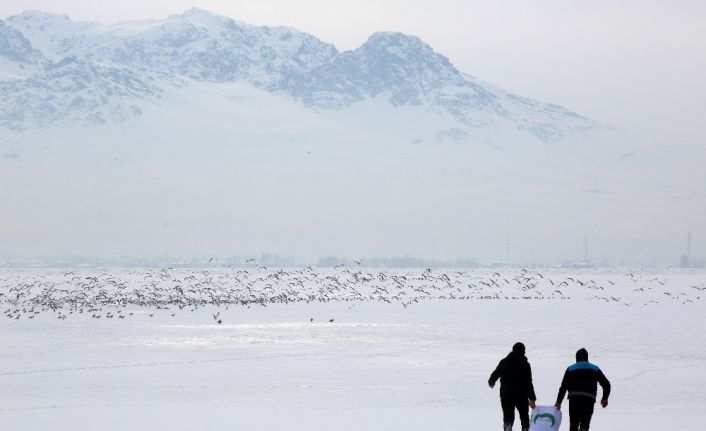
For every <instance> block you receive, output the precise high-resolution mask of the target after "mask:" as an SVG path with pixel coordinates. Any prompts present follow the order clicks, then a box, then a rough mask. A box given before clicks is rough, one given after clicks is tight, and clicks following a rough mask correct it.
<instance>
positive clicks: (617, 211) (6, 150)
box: [0, 9, 706, 261]
mask: <svg viewBox="0 0 706 431" xmlns="http://www.w3.org/2000/svg"><path fill="white" fill-rule="evenodd" d="M705 161H706V158H705V156H704V154H702V153H701V154H694V153H690V152H687V151H683V152H680V151H679V150H678V149H675V147H670V148H666V149H663V150H660V151H659V152H656V151H653V149H648V148H646V147H644V146H639V145H636V144H635V143H634V142H631V141H630V140H629V139H625V138H624V137H623V136H621V135H620V134H619V133H618V132H617V131H616V130H613V129H611V128H607V127H603V126H602V125H598V124H596V123H594V122H592V121H591V120H589V119H587V118H584V117H582V116H580V115H578V114H576V113H573V112H570V111H568V110H566V109H564V108H562V107H560V106H557V105H553V104H549V103H544V102H540V101H536V100H532V99H528V98H523V97H519V96H516V95H513V94H510V93H508V92H507V91H504V90H502V89H499V88H497V87H495V86H493V85H490V84H487V83H484V82H481V81H479V80H478V79H475V78H474V77H472V76H470V75H467V74H465V73H463V72H462V71H459V70H458V69H457V68H456V67H454V65H453V64H452V62H451V61H450V60H449V59H447V58H446V57H444V56H443V55H440V54H439V53H437V52H435V51H434V50H433V49H432V48H431V47H430V46H429V45H427V44H426V43H424V42H423V41H421V40H420V39H418V38H416V37H414V36H409V35H404V34H399V33H376V34H373V35H372V36H370V38H369V39H368V40H367V41H366V42H365V43H363V44H362V45H361V46H360V47H359V48H357V49H354V50H351V51H345V52H339V51H338V50H337V49H336V48H335V47H333V46H332V45H330V44H328V43H325V42H322V41H320V40H318V39H317V38H315V37H314V36H311V35H309V34H306V33H302V32H299V31H297V30H294V29H291V28H283V27H275V28H270V27H256V26H251V25H247V24H244V23H240V22H237V21H234V20H231V19H229V18H225V17H221V16H217V15H214V14H212V13H209V12H206V11H202V10H197V9H193V10H189V11H187V12H185V13H183V14H181V15H176V16H171V17H169V18H167V19H166V20H152V21H140V22H130V23H122V24H113V25H103V24H98V23H86V22H74V21H72V20H70V19H69V18H67V17H65V16H58V15H50V14H45V13H40V12H25V13H23V14H20V15H17V16H13V17H10V18H7V19H5V20H2V21H0V203H1V204H0V205H2V211H0V242H2V244H3V248H4V249H5V250H9V251H11V252H16V253H22V252H25V253H27V254H28V255H33V254H36V253H47V254H51V253H54V252H55V250H61V251H62V253H68V254H70V253H72V252H75V253H78V254H82V253H86V254H107V255H111V254H115V253H117V254H125V255H135V254H144V255H155V254H159V255H162V253H168V252H173V253H175V254H180V255H190V254H191V253H200V252H202V253H213V252H222V253H232V252H234V251H239V252H241V253H242V252H246V251H247V252H253V253H259V252H261V251H263V250H266V249H268V250H271V251H276V252H279V253H282V254H308V255H309V256H320V255H323V254H326V253H334V254H337V253H340V254H349V255H352V256H356V255H394V254H405V253H412V254H417V255H420V256H433V255H434V253H437V255H439V256H440V257H441V256H443V257H454V256H473V257H477V258H480V259H484V258H486V259H492V258H497V257H498V255H500V256H504V243H505V241H504V239H505V238H508V237H512V239H513V242H514V243H516V244H524V247H525V248H524V251H522V249H521V247H522V245H517V246H513V247H515V248H514V250H519V251H517V253H518V254H522V253H523V254H524V256H526V258H527V259H529V256H533V255H534V253H535V252H537V253H538V254H539V253H543V256H570V255H571V254H572V253H573V250H574V249H575V248H574V245H575V244H578V248H579V250H580V252H579V253H583V242H582V241H583V236H584V235H587V234H590V235H591V236H592V238H593V237H595V238H596V242H597V243H600V242H601V241H602V242H603V244H606V248H608V247H610V250H609V251H607V252H606V255H608V256H613V257H617V256H621V255H622V256H624V255H636V254H639V252H640V250H643V249H647V248H649V247H654V249H659V250H662V249H664V250H665V251H664V252H663V254H664V255H660V256H661V258H662V259H663V261H668V259H669V258H670V256H671V255H672V254H673V251H670V249H668V248H663V247H661V245H662V244H665V243H667V241H669V240H670V239H673V238H678V237H679V235H681V232H682V231H683V230H684V227H683V226H684V225H686V224H687V223H693V224H691V226H696V225H697V224H698V223H701V221H702V220H703V219H704V217H706V208H704V202H706V200H704V199H694V198H692V197H693V196H703V195H704V193H706V189H705V187H706V186H705V184H706V178H704V170H703V168H702V166H703V163H704V162H705ZM655 202H659V208H660V211H659V212H651V213H646V212H645V211H644V210H643V209H644V208H647V207H654V205H655ZM664 220H680V221H681V222H679V223H677V222H675V223H670V224H668V225H667V226H665V223H664ZM645 232H656V234H655V235H657V237H656V239H655V241H654V242H653V243H649V244H648V243H646V242H641V238H643V237H644V236H645ZM601 236H602V238H603V239H602V240H601ZM577 238H578V240H577ZM437 244H438V246H439V247H438V248H436V249H435V247H436V246H437ZM442 244H443V247H442ZM489 244H500V246H499V248H500V249H501V250H499V251H497V252H496V251H493V250H492V247H490V248H489V247H488V245H489ZM608 244H610V246H608ZM655 244H657V245H655ZM434 250H436V251H434ZM542 250H544V251H542ZM2 252H3V250H0V255H1V254H2Z"/></svg>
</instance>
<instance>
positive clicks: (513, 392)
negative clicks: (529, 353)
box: [488, 352, 537, 401]
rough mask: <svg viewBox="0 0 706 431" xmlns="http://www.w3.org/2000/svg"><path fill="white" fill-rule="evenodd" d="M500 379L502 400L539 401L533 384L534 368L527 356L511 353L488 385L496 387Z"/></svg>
mask: <svg viewBox="0 0 706 431" xmlns="http://www.w3.org/2000/svg"><path fill="white" fill-rule="evenodd" d="M498 379H500V398H501V399H504V400H531V401H536V400H537V396H536V395H535V394H534V385H533V384H532V368H531V367H530V364H529V362H528V361H527V357H525V355H523V354H521V353H515V352H511V353H510V354H509V355H507V357H505V358H504V359H502V360H501V361H500V363H499V364H498V367H497V368H496V369H495V371H493V374H491V375H490V379H488V384H490V385H494V384H495V382H497V381H498Z"/></svg>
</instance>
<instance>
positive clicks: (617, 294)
mask: <svg viewBox="0 0 706 431" xmlns="http://www.w3.org/2000/svg"><path fill="white" fill-rule="evenodd" d="M346 270H348V271H346ZM237 271H238V269H222V270H168V271H159V270H137V271H135V270H107V271H102V270H101V271H96V270H82V271H76V270H74V271H73V272H72V273H67V272H68V271H66V272H65V271H59V270H37V269H29V270H28V269H23V270H2V271H0V293H2V294H3V295H2V296H0V305H2V309H3V311H6V314H9V315H10V318H6V317H5V316H0V343H1V345H2V355H0V387H2V390H0V423H1V424H2V427H1V428H2V429H8V430H9V429H13V430H14V429H23V430H47V429H55V430H84V429H85V430H88V429H91V430H94V429H100V430H118V429H121V430H124V429H150V430H187V429H189V430H191V429H257V430H270V429H273V430H307V431H315V430H354V429H355V430H360V429H366V430H371V429H374V430H391V429H399V430H422V429H424V430H428V429H429V428H430V427H431V428H433V429H438V430H468V429H471V430H494V429H501V412H500V407H499V402H498V393H497V388H496V389H495V390H491V389H489V388H488V386H487V383H486V381H487V378H488V375H489V374H490V372H491V371H492V370H493V368H494V367H495V365H496V364H497V361H498V360H500V359H501V358H502V357H503V356H504V355H505V354H506V353H507V352H508V351H509V349H510V347H511V345H512V344H513V343H514V342H516V341H520V340H521V341H524V342H525V343H526V345H527V348H528V357H529V359H530V362H531V363H532V367H533V371H534V379H535V387H536V390H537V395H538V397H539V401H538V402H539V403H540V404H547V405H549V404H553V402H554V398H555V397H556V392H557V390H558V385H559V383H560V380H561V377H562V374H563V371H564V368H565V367H566V366H567V365H568V364H570V363H571V362H572V360H573V356H574V352H575V351H576V350H577V349H578V348H580V347H586V348H587V349H588V350H589V352H590V354H591V359H592V361H594V362H595V363H597V364H599V365H600V366H601V368H602V369H603V370H604V372H605V373H606V375H607V376H608V378H609V379H611V382H612V384H613V395H612V396H611V403H610V406H609V407H608V408H607V409H605V410H603V409H598V410H597V412H596V415H595V416H594V426H593V427H592V429H595V430H604V431H609V430H614V431H624V430H626V429H639V430H645V431H649V430H660V431H663V430H686V429H698V428H699V426H700V425H701V424H702V423H703V421H704V420H706V407H705V406H706V373H704V371H703V370H704V368H705V366H706V353H705V352H706V317H704V316H705V314H704V311H706V307H705V306H704V304H705V303H706V301H705V300H704V299H706V290H701V289H702V288H704V287H706V273H699V272H679V271H668V272H664V271H661V272H630V271H617V270H616V271H610V272H598V271H591V272H582V273H576V272H574V273H568V272H564V271H558V270H552V271H546V270H543V271H541V274H542V276H541V277H540V276H539V275H538V273H540V272H538V271H528V272H522V271H520V270H502V271H501V273H499V274H494V273H493V271H477V272H460V273H454V272H453V271H451V270H449V271H441V270H436V269H434V270H432V271H425V270H424V269H418V270H379V269H360V270H359V269H358V268H350V269H347V268H339V269H337V270H318V269H311V270H309V269H301V270H294V269H287V270H285V272H286V274H284V273H281V272H278V270H276V269H268V270H265V269H250V270H249V273H248V274H245V273H242V272H241V273H237ZM241 271H242V270H241ZM358 271H360V274H359V275H358V276H355V274H357V273H358ZM236 274H237V275H236ZM272 274H279V275H278V276H277V277H275V276H273V275H272ZM312 274H315V275H312ZM366 274H370V275H372V276H373V277H372V278H370V279H368V278H367V275H366ZM381 275H382V277H381ZM268 276H271V278H267V277H268ZM87 277H95V279H88V278H87ZM233 277H238V280H239V281H235V280H234V278H233ZM327 277H328V278H327ZM275 278H278V279H277V280H274V279H275ZM333 278H335V279H336V280H338V281H339V282H340V283H341V285H342V286H344V287H342V288H338V289H337V288H336V286H337V284H336V283H335V282H333ZM155 279H158V282H156V283H154V284H152V283H153V280H155ZM260 279H262V280H260ZM298 279H300V280H302V281H304V283H302V284H303V286H301V285H300V286H288V285H287V283H295V280H298ZM502 280H507V283H505V282H504V281H502ZM549 280H551V283H555V284H556V285H557V286H556V290H560V292H561V294H559V293H554V292H552V291H551V289H549V287H550V286H551V284H550V283H549ZM591 281H593V284H592V282H591ZM579 282H580V283H579ZM250 283H252V284H250ZM282 283H284V284H282ZM327 283H328V284H327ZM495 283H497V285H496V284H495ZM561 283H566V284H563V285H561V286H559V285H560V284H561ZM268 284H271V285H272V288H269V287H267V285H268ZM486 284H487V285H486ZM581 284H583V286H582V285H581ZM175 286H180V288H181V289H183V291H184V292H183V295H182V294H177V293H175V292H174V288H175ZM591 286H594V287H591ZM380 288H383V289H385V290H387V291H388V292H387V293H385V291H384V290H381V289H380ZM601 288H602V289H601ZM188 289H192V290H193V292H190V291H189V290H188ZM419 289H421V291H420V290H419ZM459 289H460V292H459V291H458V290H459ZM120 290H122V291H125V292H126V293H123V294H119V293H118V291H120ZM138 290H139V291H142V292H145V293H146V294H147V295H148V296H149V298H150V299H149V300H146V299H144V300H143V302H144V304H140V299H139V298H140V297H139V295H138V296H137V297H135V296H133V293H131V292H133V291H138ZM270 290H275V291H278V292H280V293H281V292H285V293H286V295H285V296H277V295H276V294H274V293H269V292H270ZM539 291H541V292H539ZM21 292H22V293H21ZM81 292H85V294H84V295H83V296H82V295H81ZM101 292H103V293H101ZM209 292H210V293H209ZM287 292H288V293H287ZM299 292H304V293H299ZM401 292H405V293H404V294H401ZM453 292H455V294H454V297H455V299H449V295H450V294H451V293H453ZM17 294H20V296H19V297H17V296H16V295H17ZM246 294H247V295H249V296H246ZM150 295H151V296H150ZM202 295H206V296H208V298H209V299H205V298H204V296H202ZM228 295H230V296H228ZM309 295H313V297H312V296H309ZM357 295H360V296H362V297H358V298H357V299H355V300H354V297H356V296H357ZM702 295H703V296H702ZM442 296H443V297H445V298H446V299H440V297H442ZM461 296H463V298H462V299H460V297H461ZM226 297H228V298H229V301H230V302H231V303H233V304H231V305H230V306H228V308H227V309H226V306H225V305H223V304H221V306H220V307H217V306H216V305H215V304H214V302H215V301H218V302H220V301H221V300H223V298H226ZM285 297H286V298H290V299H291V300H289V301H285V300H284V299H283V298H285ZM412 297H414V298H417V299H418V300H417V301H416V302H412V303H410V304H408V305H407V306H406V307H405V306H403V304H406V303H407V301H406V300H404V298H407V299H409V298H412ZM506 297H507V298H506ZM131 298H132V299H131ZM136 298H137V299H136ZM214 298H215V299H214ZM297 298H303V299H301V300H298V299H297ZM311 298H314V299H315V300H314V301H309V302H307V299H311ZM383 298H384V299H383ZM513 298H516V299H513ZM613 298H614V299H613ZM385 300H389V301H390V303H387V302H386V301H385ZM71 301H74V302H73V303H72V302H71ZM81 301H85V303H86V304H89V303H90V304H91V305H90V306H86V307H85V308H84V307H83V306H81V305H80V304H82V302H81ZM322 301H325V302H322ZM285 302H288V303H285ZM98 303H100V305H97V304H98ZM32 304H33V305H34V308H35V312H36V314H34V313H32V314H31V315H33V316H34V317H33V318H31V319H30V318H28V316H30V313H29V312H28V308H29V307H31V306H32ZM52 304H53V306H54V308H55V309H56V311H55V312H54V311H50V308H51V307H50V305H52ZM72 304H77V305H76V308H73V305H72ZM179 304H180V305H182V306H183V307H182V309H179V308H178V306H177V305H179ZM261 304H264V305H266V306H263V305H261ZM16 305H17V306H18V307H16ZM122 305H125V306H124V307H123V306H122ZM23 307H24V308H25V310H27V312H22V311H21V309H22V308H23ZM89 307H90V309H91V310H92V311H89ZM157 307H160V308H157ZM16 308H19V309H20V311H19V312H18V313H15V311H14V310H15V309H16ZM81 309H83V310H84V312H83V313H80V312H79V311H78V310H81ZM192 309H193V310H194V311H191V310H192ZM118 310H120V313H118ZM71 311H74V312H73V313H71ZM217 312H219V313H220V314H218V315H217V316H218V319H220V320H222V324H218V323H216V321H215V320H214V317H213V313H217ZM129 313H133V314H132V315H130V314H129ZM17 315H20V317H19V318H18V319H16V318H15V316H17ZM91 315H94V316H95V315H100V316H101V318H92V317H91ZM172 315H173V316H172ZM59 316H66V317H65V318H61V319H58V318H57V317H59ZM107 316H115V317H112V318H109V317H107ZM119 316H125V317H124V318H120V317H119ZM311 319H313V321H311ZM330 319H334V321H333V322H332V323H331V322H329V320H330ZM567 425H568V424H565V425H564V426H563V429H568V426H567ZM517 428H518V426H517V425H516V429H517Z"/></svg>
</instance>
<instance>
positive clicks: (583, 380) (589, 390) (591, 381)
mask: <svg viewBox="0 0 706 431" xmlns="http://www.w3.org/2000/svg"><path fill="white" fill-rule="evenodd" d="M599 384H600V385H601V388H603V397H602V398H601V406H603V408H606V407H608V397H609V396H610V382H609V381H608V379H607V378H606V376H605V375H604V374H603V371H601V369H600V368H598V366H596V365H594V364H592V363H590V362H588V351H587V350H586V349H580V350H579V351H578V352H576V363H575V364H573V365H571V366H570V367H569V368H567V369H566V372H565V373H564V378H563V379H562V381H561V387H560V388H559V394H558V395H557V398H556V405H555V407H556V408H557V410H558V409H561V403H562V402H563V401H564V396H565V395H566V393H567V392H568V393H569V431H579V430H580V431H588V429H589V428H590V426H591V417H593V408H594V407H595V404H596V399H597V397H596V395H597V393H598V385H599Z"/></svg>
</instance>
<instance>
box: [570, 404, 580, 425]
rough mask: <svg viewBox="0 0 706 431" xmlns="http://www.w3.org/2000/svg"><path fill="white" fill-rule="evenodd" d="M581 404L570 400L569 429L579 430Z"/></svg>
mask: <svg viewBox="0 0 706 431" xmlns="http://www.w3.org/2000/svg"><path fill="white" fill-rule="evenodd" d="M580 414H581V411H580V406H579V404H578V403H577V402H576V401H574V400H569V431H579V420H580Z"/></svg>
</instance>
